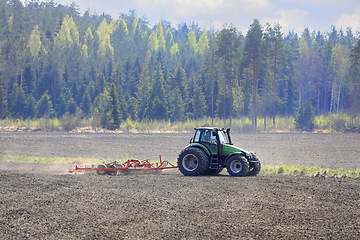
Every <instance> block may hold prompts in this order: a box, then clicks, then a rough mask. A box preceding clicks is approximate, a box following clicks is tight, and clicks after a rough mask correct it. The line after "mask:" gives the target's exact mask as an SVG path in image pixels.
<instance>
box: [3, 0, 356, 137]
mask: <svg viewBox="0 0 360 240" xmlns="http://www.w3.org/2000/svg"><path fill="white" fill-rule="evenodd" d="M1 4H2V6H3V7H1V11H2V12H1V15H0V21H1V23H2V24H0V48H1V49H0V50H1V51H0V66H1V67H0V119H4V118H18V119H21V118H25V119H26V118H30V119H34V118H36V117H40V118H41V117H44V118H49V117H50V118H51V117H55V115H56V117H58V118H59V119H61V118H62V117H63V116H64V115H65V113H66V112H68V113H69V117H70V116H76V117H78V118H79V119H81V118H82V119H84V118H85V120H87V119H89V122H91V125H92V126H94V127H101V126H103V127H105V128H108V129H113V128H115V127H116V126H118V125H120V127H121V123H119V122H118V120H116V121H115V122H114V119H113V116H114V115H115V116H117V113H116V112H113V110H111V109H114V108H111V103H110V98H109V95H110V93H108V91H110V88H109V87H110V86H111V84H114V85H115V87H116V92H117V94H118V103H117V104H118V109H119V111H120V112H121V117H122V118H124V119H132V120H131V121H135V122H147V123H149V122H151V121H152V122H151V123H149V124H150V125H151V126H154V125H155V122H161V123H163V122H166V123H167V122H168V120H170V121H172V122H176V121H181V122H182V123H184V124H185V122H186V121H190V122H191V121H195V122H197V121H201V119H207V117H212V118H213V119H211V122H213V121H214V120H215V119H218V118H220V117H221V118H223V119H222V122H225V123H226V125H227V126H229V125H230V122H231V124H232V126H234V125H236V126H238V127H239V129H241V131H264V130H265V124H264V123H262V122H260V119H262V120H264V119H263V116H269V115H271V114H270V113H272V116H273V123H272V124H271V123H270V122H271V121H270V119H268V118H267V117H265V120H269V121H267V126H266V130H270V131H271V130H274V129H279V128H285V129H286V130H290V131H292V130H293V129H294V127H293V126H294V124H293V123H288V122H287V121H288V120H284V119H293V116H294V113H295V110H296V107H295V106H299V105H301V103H302V101H303V99H306V98H310V99H311V101H312V103H313V104H314V106H315V108H314V111H315V112H316V114H317V115H319V114H323V115H324V116H327V115H328V114H329V112H331V113H336V116H335V115H334V116H333V115H330V116H332V118H331V119H329V120H328V121H327V123H323V122H321V123H319V124H320V125H321V126H322V127H321V128H326V129H328V130H329V131H351V132H356V131H358V129H359V127H358V124H357V123H356V121H357V120H356V117H355V116H357V115H358V114H359V109H360V100H359V99H360V97H359V92H360V77H359V76H360V60H359V59H360V50H359V49H360V47H359V43H360V41H359V40H358V39H356V38H355V37H354V34H352V32H351V29H347V30H346V32H342V34H340V35H339V34H338V31H337V30H336V28H335V27H333V28H331V31H330V32H329V33H328V36H326V34H323V33H320V32H318V33H315V31H314V32H311V31H310V30H309V29H308V28H305V29H304V31H303V32H302V33H301V34H299V35H298V33H294V32H289V33H288V34H286V35H284V34H282V33H281V26H280V25H279V24H275V25H274V26H271V25H270V24H267V25H266V26H265V28H264V26H262V25H261V23H260V21H259V20H257V19H255V20H254V22H253V23H252V24H251V25H250V26H249V31H248V32H247V33H246V37H244V36H243V34H242V33H240V32H239V31H238V30H237V29H236V27H234V26H232V25H230V26H228V25H226V24H225V25H224V27H223V29H221V30H219V31H217V32H213V31H209V30H206V29H200V28H199V27H198V26H197V24H196V23H194V24H192V25H191V26H188V25H187V24H185V23H183V24H180V25H178V26H177V27H172V26H171V24H170V23H169V22H167V21H166V20H162V21H159V22H158V23H157V24H156V26H155V27H150V25H149V23H148V22H147V21H146V19H145V18H139V17H137V16H136V14H135V12H134V11H131V12H130V13H129V14H121V16H120V17H119V18H118V19H112V17H110V16H109V15H107V14H101V15H97V14H93V15H91V16H89V14H88V13H86V14H84V15H81V14H79V13H77V12H76V11H74V8H73V6H63V5H56V4H54V3H52V2H41V3H40V2H32V3H28V4H26V5H23V3H22V2H16V4H15V5H16V6H15V5H14V4H13V2H12V1H2V2H1ZM13 5H14V6H13ZM20 10H21V11H20ZM49 16H51V18H50V17H49ZM264 29H265V30H264ZM356 40H358V41H356ZM356 42H357V45H356ZM270 79H273V81H272V80H270ZM1 88H2V89H3V90H1ZM270 102H273V104H270ZM35 106H37V107H35ZM79 108H81V110H82V111H79ZM54 111H56V112H54ZM345 112H346V113H349V114H350V115H351V117H350V118H351V119H350V123H349V122H348V121H349V120H348V119H347V118H343V116H342V115H343V113H345ZM79 114H81V116H78V115H79ZM258 114H261V115H262V116H260V117H259V116H258ZM283 116H288V118H283ZM121 117H120V118H119V119H121ZM249 117H251V119H252V120H251V124H250V125H249V122H248V119H249ZM230 118H231V119H230ZM116 119H118V117H116ZM239 119H241V120H239ZM354 119H355V123H353V122H354ZM278 120H279V121H280V122H277V121H278ZM299 120H300V118H299ZM351 121H352V122H351ZM120 122H121V121H120ZM269 123H270V124H269ZM299 123H300V122H299ZM114 124H115V125H114ZM186 124H187V123H186ZM144 125H146V124H145V123H144ZM144 125H142V126H144ZM165 126H166V124H165ZM141 128H145V127H141ZM307 129H312V128H311V127H310V128H307Z"/></svg>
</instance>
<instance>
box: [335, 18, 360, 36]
mask: <svg viewBox="0 0 360 240" xmlns="http://www.w3.org/2000/svg"><path fill="white" fill-rule="evenodd" d="M334 25H335V26H336V28H337V29H340V28H343V29H344V30H345V29H346V28H348V27H350V28H352V31H353V33H355V32H357V31H360V13H354V14H343V15H342V16H341V17H340V18H339V19H338V20H337V22H336V23H335V24H334Z"/></svg>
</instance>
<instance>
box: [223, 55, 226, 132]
mask: <svg viewBox="0 0 360 240" xmlns="http://www.w3.org/2000/svg"><path fill="white" fill-rule="evenodd" d="M223 111H224V127H225V122H226V56H225V57H224V109H223Z"/></svg>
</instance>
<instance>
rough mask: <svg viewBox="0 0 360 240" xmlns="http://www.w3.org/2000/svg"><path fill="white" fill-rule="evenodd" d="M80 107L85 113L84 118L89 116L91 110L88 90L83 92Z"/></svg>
mask: <svg viewBox="0 0 360 240" xmlns="http://www.w3.org/2000/svg"><path fill="white" fill-rule="evenodd" d="M81 109H82V111H83V113H84V115H85V117H86V118H88V117H89V116H90V110H91V98H90V94H89V92H88V91H86V92H85V94H84V96H83V99H82V102H81Z"/></svg>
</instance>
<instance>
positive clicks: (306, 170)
mask: <svg viewBox="0 0 360 240" xmlns="http://www.w3.org/2000/svg"><path fill="white" fill-rule="evenodd" d="M261 172H262V173H267V174H287V175H297V176H299V175H307V176H314V175H315V174H319V177H325V176H326V177H350V178H359V177H360V170H359V169H350V170H349V169H347V168H339V169H330V168H321V167H316V166H304V165H273V164H268V165H263V166H261Z"/></svg>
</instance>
